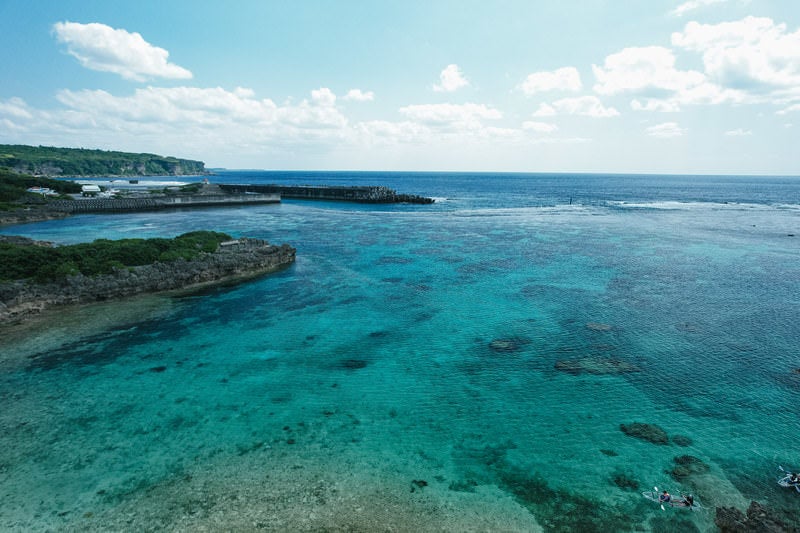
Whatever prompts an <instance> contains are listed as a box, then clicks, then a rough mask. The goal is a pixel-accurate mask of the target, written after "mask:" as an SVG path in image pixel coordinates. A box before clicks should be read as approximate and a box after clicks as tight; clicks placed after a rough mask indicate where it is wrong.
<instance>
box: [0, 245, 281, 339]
mask: <svg viewBox="0 0 800 533" xmlns="http://www.w3.org/2000/svg"><path fill="white" fill-rule="evenodd" d="M31 244H36V243H34V242H31ZM295 253H296V250H295V249H294V248H293V247H291V246H289V245H288V244H282V245H280V246H276V245H271V244H269V243H268V242H267V241H263V240H259V239H248V238H242V239H238V240H234V241H230V242H227V243H223V244H222V245H220V247H219V248H218V249H217V251H215V252H213V253H204V254H202V255H200V256H199V257H198V258H196V259H193V260H190V261H187V260H177V261H172V262H168V263H161V262H156V263H152V264H149V265H143V266H137V267H130V268H120V269H115V270H114V272H113V273H112V274H108V275H102V276H92V277H88V276H84V275H83V274H77V275H74V276H68V277H67V278H66V279H65V280H63V281H62V282H59V283H44V284H40V283H34V282H31V281H27V280H20V281H10V282H3V283H0V324H3V323H12V322H19V321H22V320H24V319H26V318H29V317H32V316H35V315H37V314H39V313H41V312H42V311H44V310H45V309H48V308H51V307H56V306H62V305H70V304H83V303H91V302H99V301H105V300H111V299H117V298H124V297H128V296H133V295H137V294H144V293H154V292H162V291H172V290H180V289H190V288H196V287H201V286H204V285H208V284H215V283H222V282H227V281H231V280H236V279H240V278H250V277H254V276H257V275H261V274H265V273H268V272H272V271H275V270H279V269H280V268H282V267H285V266H288V265H290V264H291V263H293V262H294V260H295Z"/></svg>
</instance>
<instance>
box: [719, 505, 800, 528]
mask: <svg viewBox="0 0 800 533" xmlns="http://www.w3.org/2000/svg"><path fill="white" fill-rule="evenodd" d="M714 524H716V526H717V527H718V528H719V529H720V531H722V533H749V532H758V533H779V532H780V533H784V532H787V531H800V530H798V528H797V527H793V526H790V525H789V524H787V523H786V522H784V521H783V520H782V517H780V516H778V514H777V513H775V512H774V511H772V510H771V509H769V508H767V507H764V506H763V505H761V504H760V503H758V502H756V501H751V502H750V507H748V508H747V514H745V513H743V512H741V511H740V510H739V509H737V508H735V507H717V512H716V516H715V517H714Z"/></svg>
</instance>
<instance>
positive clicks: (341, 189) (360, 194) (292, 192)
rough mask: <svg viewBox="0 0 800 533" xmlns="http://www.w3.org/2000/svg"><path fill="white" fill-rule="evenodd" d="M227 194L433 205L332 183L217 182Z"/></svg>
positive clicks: (377, 189)
mask: <svg viewBox="0 0 800 533" xmlns="http://www.w3.org/2000/svg"><path fill="white" fill-rule="evenodd" d="M219 188H220V189H221V190H223V191H226V192H228V193H238V194H245V193H260V194H279V195H280V196H281V197H282V198H295V199H300V200H337V201H345V202H358V203H366V204H399V203H409V204H432V203H433V201H434V200H433V198H425V197H424V196H416V195H413V194H399V193H397V192H396V191H394V190H393V189H390V188H389V187H382V186H361V187H357V186H352V187H351V186H334V185H252V184H250V185H248V184H219Z"/></svg>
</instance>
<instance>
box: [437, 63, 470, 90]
mask: <svg viewBox="0 0 800 533" xmlns="http://www.w3.org/2000/svg"><path fill="white" fill-rule="evenodd" d="M467 85H469V81H467V79H466V78H465V77H464V75H463V74H462V72H461V69H460V68H458V65H454V64H451V65H447V66H446V67H445V68H444V70H443V71H442V72H441V74H439V85H434V86H433V90H434V91H436V92H445V93H451V92H453V91H457V90H458V89H460V88H462V87H466V86H467Z"/></svg>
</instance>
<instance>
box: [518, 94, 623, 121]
mask: <svg viewBox="0 0 800 533" xmlns="http://www.w3.org/2000/svg"><path fill="white" fill-rule="evenodd" d="M554 115H582V116H586V117H593V118H607V117H616V116H617V115H619V111H617V110H616V109H614V108H613V107H606V106H604V105H603V103H602V102H601V101H600V99H599V98H597V97H596V96H578V97H576V98H562V99H561V100H556V101H555V102H552V103H550V104H546V103H545V104H541V105H539V109H537V110H536V111H535V112H534V113H533V116H534V117H551V116H554Z"/></svg>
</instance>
